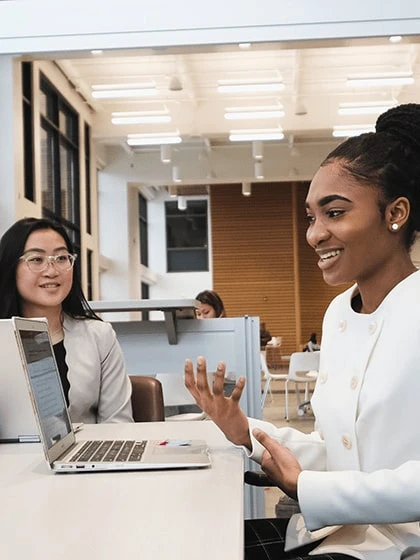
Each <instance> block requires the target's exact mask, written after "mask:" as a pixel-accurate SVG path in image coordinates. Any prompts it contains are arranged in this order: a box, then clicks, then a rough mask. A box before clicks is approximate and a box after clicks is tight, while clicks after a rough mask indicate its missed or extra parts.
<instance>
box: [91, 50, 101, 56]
mask: <svg viewBox="0 0 420 560" xmlns="http://www.w3.org/2000/svg"><path fill="white" fill-rule="evenodd" d="M103 52H104V51H102V50H101V49H94V50H93V51H90V53H91V54H93V55H94V56H96V55H99V54H102V53H103Z"/></svg>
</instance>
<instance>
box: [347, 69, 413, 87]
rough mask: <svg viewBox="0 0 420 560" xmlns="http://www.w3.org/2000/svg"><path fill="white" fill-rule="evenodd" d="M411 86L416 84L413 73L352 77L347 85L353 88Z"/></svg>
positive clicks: (348, 79)
mask: <svg viewBox="0 0 420 560" xmlns="http://www.w3.org/2000/svg"><path fill="white" fill-rule="evenodd" d="M411 84H414V78H413V74H412V73H411V72H406V73H400V74H383V75H381V76H352V77H348V78H347V85H348V86H352V87H369V86H408V85H411Z"/></svg>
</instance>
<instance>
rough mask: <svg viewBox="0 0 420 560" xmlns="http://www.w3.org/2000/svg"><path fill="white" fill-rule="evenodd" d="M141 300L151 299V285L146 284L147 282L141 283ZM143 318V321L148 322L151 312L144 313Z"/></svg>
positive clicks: (142, 313)
mask: <svg viewBox="0 0 420 560" xmlns="http://www.w3.org/2000/svg"><path fill="white" fill-rule="evenodd" d="M141 299H150V290H149V284H146V283H145V282H142V283H141ZM141 318H142V320H143V321H148V320H149V311H142V312H141Z"/></svg>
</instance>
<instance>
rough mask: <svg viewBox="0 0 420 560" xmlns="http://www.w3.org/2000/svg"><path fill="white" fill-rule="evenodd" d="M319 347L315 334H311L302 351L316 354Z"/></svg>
mask: <svg viewBox="0 0 420 560" xmlns="http://www.w3.org/2000/svg"><path fill="white" fill-rule="evenodd" d="M320 348H321V346H320V345H319V344H318V341H317V337H316V333H314V332H313V333H312V334H311V336H310V337H309V340H308V342H307V343H306V344H305V346H304V348H303V351H304V352H316V351H317V350H319V349H320Z"/></svg>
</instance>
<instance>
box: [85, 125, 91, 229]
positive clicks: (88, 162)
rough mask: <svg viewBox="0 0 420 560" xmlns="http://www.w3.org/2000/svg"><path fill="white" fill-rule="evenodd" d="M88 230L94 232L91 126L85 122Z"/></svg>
mask: <svg viewBox="0 0 420 560" xmlns="http://www.w3.org/2000/svg"><path fill="white" fill-rule="evenodd" d="M85 181H86V192H85V196H86V231H87V233H92V197H91V181H90V126H89V125H88V124H86V123H85Z"/></svg>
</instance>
